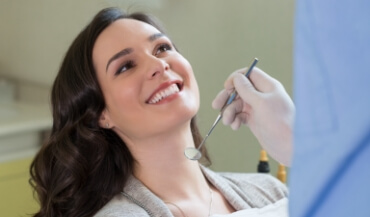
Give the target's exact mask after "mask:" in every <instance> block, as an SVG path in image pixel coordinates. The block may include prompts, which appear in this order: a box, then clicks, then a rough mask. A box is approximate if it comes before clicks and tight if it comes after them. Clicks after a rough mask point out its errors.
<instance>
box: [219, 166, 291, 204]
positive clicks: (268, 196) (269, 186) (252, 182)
mask: <svg viewBox="0 0 370 217" xmlns="http://www.w3.org/2000/svg"><path fill="white" fill-rule="evenodd" d="M219 175H220V176H222V177H223V178H225V179H226V180H227V181H228V182H229V183H230V185H232V186H234V185H235V186H237V188H239V190H241V191H242V192H244V193H246V194H250V195H254V196H255V197H256V198H260V199H261V200H268V201H270V202H276V201H279V200H280V199H283V198H286V197H288V188H287V186H286V185H285V184H284V183H282V182H281V181H280V180H278V179H277V178H275V177H273V176H271V175H270V174H263V173H225V172H224V173H219Z"/></svg>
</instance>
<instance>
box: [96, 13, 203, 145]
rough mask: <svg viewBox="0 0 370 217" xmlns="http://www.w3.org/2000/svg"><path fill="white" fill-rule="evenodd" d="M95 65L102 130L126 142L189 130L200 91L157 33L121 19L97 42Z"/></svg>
mask: <svg viewBox="0 0 370 217" xmlns="http://www.w3.org/2000/svg"><path fill="white" fill-rule="evenodd" d="M93 62H94V67H95V69H96V72H97V77H98V81H99V84H100V86H101V89H102V91H103V95H104V99H105V103H106V108H105V110H104V111H103V113H102V115H101V118H100V125H101V126H102V127H105V126H106V124H107V123H108V124H109V128H113V130H114V131H115V132H117V133H118V134H119V135H120V136H121V137H122V138H123V139H124V140H125V141H126V142H130V141H131V142H135V141H136V140H137V139H147V138H150V137H152V136H158V135H161V134H162V133H166V132H169V131H170V130H175V129H178V127H184V126H185V125H186V124H188V125H189V124H190V119H191V118H192V117H193V116H194V115H195V114H196V113H197V111H198V108H199V91H198V86H197V83H196V80H195V77H194V74H193V70H192V67H191V65H190V64H189V62H188V61H187V60H186V59H185V58H184V57H183V56H182V55H181V54H179V53H178V52H177V51H176V50H175V48H174V46H173V44H172V42H171V40H170V39H169V38H168V37H167V36H165V35H163V34H162V33H161V32H160V31H159V30H157V29H156V28H155V27H153V26H151V25H149V24H147V23H144V22H141V21H137V20H134V19H120V20H117V21H115V22H114V23H112V24H111V25H110V26H108V27H107V28H106V29H105V30H104V31H103V32H102V33H101V34H100V35H99V37H98V38H97V40H96V42H95V45H94V48H93Z"/></svg>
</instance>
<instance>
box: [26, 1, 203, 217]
mask: <svg viewBox="0 0 370 217" xmlns="http://www.w3.org/2000/svg"><path fill="white" fill-rule="evenodd" d="M118 19H135V20H139V21H142V22H145V23H148V24H150V25H152V26H154V27H156V28H157V29H158V30H159V31H161V32H163V29H162V28H161V27H160V25H159V24H158V22H157V21H156V20H155V19H154V18H153V17H151V16H149V15H147V14H144V13H133V14H126V13H124V12H123V11H121V10H120V9H118V8H107V9H103V10H101V11H100V12H99V13H98V14H97V15H96V16H95V17H94V18H93V20H92V21H91V22H90V23H89V24H88V25H87V26H86V27H85V28H84V29H83V30H82V32H81V33H80V34H79V35H78V36H77V38H76V39H75V40H74V41H73V43H72V45H71V46H70V47H69V49H68V51H67V53H66V55H65V57H64V60H63V62H62V64H61V67H60V69H59V72H58V75H57V77H56V79H55V81H54V84H53V88H52V94H51V103H52V111H53V127H52V131H51V135H50V137H49V138H48V140H47V142H46V143H45V144H44V145H43V146H42V147H41V149H40V151H39V152H38V154H37V155H36V157H35V159H34V160H33V162H32V164H31V168H30V174H31V179H30V183H31V185H32V187H33V188H34V190H35V192H36V194H37V196H38V200H39V203H40V210H39V211H38V212H37V213H36V214H35V215H34V216H35V217H41V216H42V217H46V216H47V217H58V216H68V217H77V216H78V217H84V216H92V215H94V214H95V213H96V212H97V211H98V210H99V209H101V208H102V207H103V206H104V205H105V204H106V203H107V202H108V201H109V200H111V199H112V198H113V197H114V196H115V195H116V194H118V193H119V192H121V191H122V189H123V187H124V185H125V183H126V180H127V178H128V177H129V176H130V175H131V174H132V173H133V163H134V160H135V159H134V158H133V156H132V155H131V153H130V151H129V149H128V148H127V146H126V144H125V143H124V141H122V139H121V138H120V137H119V136H118V135H117V134H116V133H115V132H113V131H112V130H108V129H104V128H102V127H100V126H99V123H98V121H99V117H100V115H101V113H102V111H103V109H104V108H105V101H104V97H103V94H102V91H101V89H100V87H99V84H98V81H97V76H96V71H95V69H94V65H93V61H92V50H93V47H94V43H95V41H96V39H97V37H98V36H99V34H100V33H101V32H102V31H103V30H104V29H105V28H107V27H108V26H109V25H110V24H111V23H113V22H114V21H116V20H118ZM123 40H124V39H123ZM191 130H192V134H193V139H194V142H195V145H196V146H199V144H200V142H201V140H202V137H201V135H200V133H199V130H198V128H197V125H196V121H195V117H193V118H192V120H191ZM203 147H204V146H203ZM202 152H203V156H205V157H204V159H203V162H207V163H210V159H209V157H208V154H207V151H206V149H205V148H203V149H202Z"/></svg>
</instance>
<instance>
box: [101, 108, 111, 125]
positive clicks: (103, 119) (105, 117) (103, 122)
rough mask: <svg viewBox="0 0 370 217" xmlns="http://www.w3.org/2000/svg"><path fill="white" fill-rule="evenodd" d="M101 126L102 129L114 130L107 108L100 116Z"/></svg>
mask: <svg viewBox="0 0 370 217" xmlns="http://www.w3.org/2000/svg"><path fill="white" fill-rule="evenodd" d="M99 126H100V127H101V128H106V129H111V128H112V124H111V123H110V118H109V112H108V111H107V109H106V108H105V109H104V110H103V111H102V113H101V114H100V118H99Z"/></svg>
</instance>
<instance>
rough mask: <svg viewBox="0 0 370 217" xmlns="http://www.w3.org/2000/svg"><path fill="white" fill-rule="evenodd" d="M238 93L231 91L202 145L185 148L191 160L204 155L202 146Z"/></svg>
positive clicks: (251, 68)
mask: <svg viewBox="0 0 370 217" xmlns="http://www.w3.org/2000/svg"><path fill="white" fill-rule="evenodd" d="M257 62H258V59H257V58H254V59H253V62H252V64H251V66H250V67H249V69H248V70H247V72H246V73H245V74H244V75H245V77H248V76H249V74H250V73H251V72H252V70H253V68H254V66H255V65H256V64H257ZM237 94H238V93H237V92H236V91H235V90H234V91H233V92H232V93H231V95H230V96H229V98H228V99H227V101H226V103H225V104H224V105H223V106H222V108H221V111H220V113H219V115H218V116H217V118H216V121H215V122H214V123H213V125H212V127H211V129H210V130H209V132H208V133H207V135H206V137H204V139H203V141H202V142H201V143H200V145H199V146H198V148H194V147H188V148H186V149H185V151H184V154H185V157H186V158H188V159H189V160H199V159H200V158H201V157H202V153H200V148H201V147H202V146H203V144H204V142H205V141H206V140H207V138H208V136H209V135H211V133H212V131H213V129H214V128H215V127H216V125H217V124H218V122H219V121H220V120H221V118H222V114H223V112H224V110H225V108H226V107H227V106H228V105H230V104H231V103H232V102H233V101H234V99H235V97H236V96H237Z"/></svg>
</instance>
